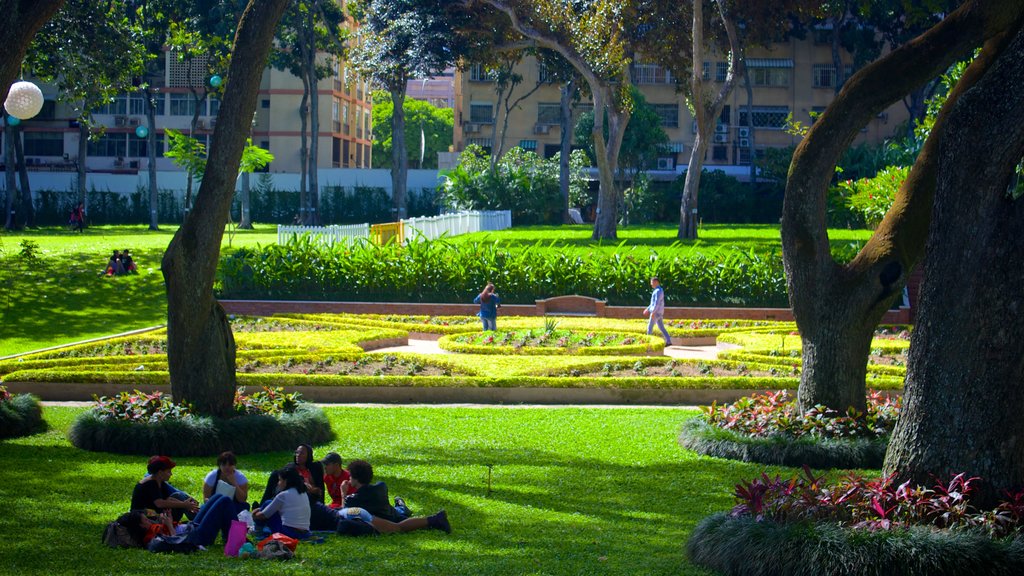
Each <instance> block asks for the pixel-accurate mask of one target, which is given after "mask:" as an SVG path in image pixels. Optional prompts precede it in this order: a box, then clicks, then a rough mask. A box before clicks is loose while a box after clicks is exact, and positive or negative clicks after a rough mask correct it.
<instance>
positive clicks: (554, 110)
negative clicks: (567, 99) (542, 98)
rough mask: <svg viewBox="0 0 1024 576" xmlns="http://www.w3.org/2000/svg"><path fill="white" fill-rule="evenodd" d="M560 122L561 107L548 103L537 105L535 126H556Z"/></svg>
mask: <svg viewBox="0 0 1024 576" xmlns="http://www.w3.org/2000/svg"><path fill="white" fill-rule="evenodd" d="M561 121H562V106H561V105H559V104H552V103H550V102H539V103H538V104H537V124H549V125H558V124H560V123H561Z"/></svg>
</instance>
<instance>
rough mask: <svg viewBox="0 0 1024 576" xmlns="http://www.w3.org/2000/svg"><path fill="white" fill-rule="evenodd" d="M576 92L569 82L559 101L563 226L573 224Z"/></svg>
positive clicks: (571, 82)
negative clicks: (571, 190)
mask: <svg viewBox="0 0 1024 576" xmlns="http://www.w3.org/2000/svg"><path fill="white" fill-rule="evenodd" d="M575 91H576V83H575V82H574V81H573V80H569V81H568V82H566V83H565V86H562V91H561V98H560V99H559V101H558V104H559V107H560V109H561V115H560V116H559V119H558V124H559V128H560V130H561V137H560V140H559V157H558V189H559V191H560V192H561V195H562V224H572V218H571V217H570V216H569V155H570V154H571V153H572V108H571V107H570V105H571V104H572V96H573V93H574V92H575Z"/></svg>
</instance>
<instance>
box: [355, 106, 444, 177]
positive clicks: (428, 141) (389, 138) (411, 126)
mask: <svg viewBox="0 0 1024 576" xmlns="http://www.w3.org/2000/svg"><path fill="white" fill-rule="evenodd" d="M404 108H405V110H404V111H403V114H404V115H405V118H406V122H405V141H406V142H409V141H411V142H414V143H415V145H414V146H413V147H412V150H410V152H411V153H412V157H413V158H415V159H416V160H417V165H418V167H419V168H428V169H435V168H437V153H438V152H446V151H448V147H449V146H451V144H452V133H453V131H454V111H453V110H452V109H451V108H437V107H436V106H434V105H432V104H431V103H430V102H425V101H423V100H416V99H414V98H406V99H405V105H404ZM392 114H394V102H392V101H391V94H389V93H387V92H384V91H383V90H378V91H377V92H374V94H373V126H374V128H373V157H374V158H378V159H379V160H375V161H374V168H391V151H392V150H391V148H392V143H393V142H394V137H393V135H392V134H391V115H392ZM421 134H422V135H423V138H422V146H421V139H420V135H421ZM420 158H422V159H423V161H422V163H420V162H419V159H420Z"/></svg>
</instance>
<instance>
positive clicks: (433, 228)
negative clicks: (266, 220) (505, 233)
mask: <svg viewBox="0 0 1024 576" xmlns="http://www.w3.org/2000/svg"><path fill="white" fill-rule="evenodd" d="M401 222H402V230H403V234H404V238H403V239H404V240H405V241H406V242H408V241H410V240H415V239H417V238H419V237H421V236H422V237H423V238H425V239H427V240H435V239H437V238H440V237H441V236H443V235H448V236H458V235H460V234H469V233H471V232H487V231H492V230H505V229H506V228H511V227H512V213H511V212H510V211H508V210H497V211H486V212H476V211H475V212H456V213H452V214H442V215H440V216H428V217H424V218H409V219H408V220H402V221H401ZM302 234H309V235H310V236H311V237H312V238H313V240H314V241H315V242H321V243H324V244H333V243H335V242H339V241H341V240H342V239H343V238H369V237H370V225H369V224H350V225H347V226H278V227H277V243H278V244H286V243H287V242H288V240H290V239H291V238H292V237H294V236H300V235H302Z"/></svg>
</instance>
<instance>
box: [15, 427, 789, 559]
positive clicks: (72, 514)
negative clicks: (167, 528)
mask: <svg viewBox="0 0 1024 576" xmlns="http://www.w3.org/2000/svg"><path fill="white" fill-rule="evenodd" d="M80 410H81V409H78V408H66V407H48V408H47V409H46V416H47V418H48V420H49V422H50V425H51V430H50V431H49V432H47V433H45V434H41V435H37V436H33V437H29V438H23V439H18V440H12V441H7V442H3V443H0V501H3V502H4V503H5V506H4V508H5V509H4V514H0V533H2V534H6V535H8V536H7V537H6V538H5V544H4V546H2V547H0V566H3V567H4V570H3V571H4V573H5V574H57V573H68V572H69V570H70V571H71V572H73V573H76V574H147V575H148V574H153V573H155V572H159V573H175V572H179V571H180V572H182V573H189V574H225V573H235V572H239V573H240V572H242V571H244V572H245V573H259V574H279V573H282V572H296V573H298V572H301V573H302V574H332V575H337V574H381V575H388V574H396V575H398V574H402V575H405V574H488V575H490V574H509V575H513V574H515V575H519V574H655V575H657V574H666V575H667V574H672V575H679V574H686V575H689V574H694V575H696V574H711V573H710V572H706V571H703V570H701V569H698V568H696V567H694V566H692V565H691V564H689V562H688V561H687V560H686V559H685V555H684V551H683V550H684V544H685V542H686V539H687V537H688V536H689V534H690V532H691V531H692V529H693V528H694V526H695V525H696V524H697V523H698V522H699V521H700V520H701V519H703V518H704V517H705V516H707V515H709V514H711V513H713V512H716V511H723V510H727V509H729V508H730V507H731V506H732V504H733V499H732V497H731V491H732V486H733V485H734V484H736V483H737V482H739V481H740V480H742V479H746V478H750V477H752V476H754V475H756V474H759V473H760V472H761V470H762V469H764V467H763V466H759V465H750V464H744V463H739V462H731V461H724V460H718V459H713V458H705V457H699V456H696V455H695V454H694V453H692V452H689V451H686V450H683V449H682V448H680V447H679V445H678V444H677V443H676V437H677V434H678V431H679V427H680V424H681V422H682V421H683V420H684V419H685V418H687V417H690V416H693V415H694V414H695V413H696V412H695V411H687V410H677V409H628V408H623V409H578V408H557V409H510V408H480V409H475V408H409V407H389V408H363V407H344V408H328V409H327V413H328V416H329V418H330V419H331V422H332V425H333V428H334V430H335V432H336V434H337V439H336V440H335V441H334V442H333V443H332V444H330V445H327V446H317V447H315V453H316V455H317V456H318V457H319V456H322V455H323V454H325V453H326V452H327V451H328V450H335V451H337V452H339V453H340V454H341V455H342V457H343V458H344V459H345V461H346V462H347V461H348V460H350V459H353V458H364V459H367V460H369V461H370V462H371V463H373V464H374V465H375V472H376V474H377V477H378V478H379V479H381V480H384V481H386V482H387V483H388V486H389V488H390V491H391V494H392V496H403V497H404V498H405V499H406V501H407V502H408V503H409V505H410V506H411V507H412V508H413V510H414V512H416V513H429V512H433V511H436V510H437V509H440V508H445V509H447V510H448V514H449V518H450V519H451V522H452V526H453V527H454V533H453V534H451V535H450V536H446V535H444V534H442V533H439V532H435V531H426V532H418V533H412V534H404V535H393V536H386V537H380V538H371V539H351V538H348V539H347V538H342V537H338V536H332V537H329V538H328V539H327V542H326V543H325V544H322V545H306V544H300V546H299V550H298V561H295V562H292V563H288V564H278V563H265V562H262V561H241V560H237V559H233V558H225V557H224V556H223V554H222V552H221V549H220V545H217V546H215V547H214V548H213V549H211V550H209V551H207V552H200V553H197V554H194V555H191V556H174V555H161V556H154V555H153V554H150V553H149V552H145V551H141V550H111V549H108V548H106V547H104V546H103V545H102V544H101V543H100V534H101V533H102V531H103V526H104V525H105V523H106V522H107V521H109V520H111V519H113V518H114V517H115V516H116V515H117V514H118V513H120V512H121V511H123V510H124V509H125V508H126V507H127V503H128V500H129V495H130V492H131V488H132V485H133V483H134V482H135V481H137V480H138V479H139V478H140V477H141V476H142V474H143V471H144V470H143V469H144V465H145V462H144V459H143V458H138V457H126V456H118V455H113V454H107V453H88V452H83V451H80V450H77V449H75V448H72V447H71V446H70V445H69V444H68V442H67V440H66V439H65V436H64V435H65V433H66V430H67V428H68V426H69V425H70V423H71V420H72V419H73V418H74V416H75V415H76V414H77V413H78V412H79V411H80ZM289 457H290V454H289V453H288V452H281V453H274V454H264V455H259V456H246V457H243V458H242V459H241V461H240V464H239V467H240V469H241V470H242V471H243V472H244V473H245V474H246V475H247V476H248V477H249V478H250V482H251V483H252V486H253V490H254V492H255V493H258V492H259V491H260V490H262V486H261V484H262V483H263V482H265V478H266V476H267V473H268V472H269V471H270V470H271V469H273V468H274V467H277V466H280V465H282V464H283V463H285V462H287V461H288V459H289ZM178 464H179V465H178V467H177V468H175V470H174V478H173V479H172V482H173V483H175V485H176V486H178V487H179V488H183V489H186V490H188V491H190V492H192V493H196V492H198V491H199V487H200V482H201V481H202V478H203V476H204V475H205V474H206V472H208V471H209V470H210V469H212V468H213V461H212V459H209V458H181V459H179V460H178ZM768 471H769V474H772V475H774V474H776V473H779V474H783V475H785V474H788V473H791V471H790V470H788V469H779V468H768ZM488 478H490V484H489V482H488ZM71 566H73V569H70V567H71Z"/></svg>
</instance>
